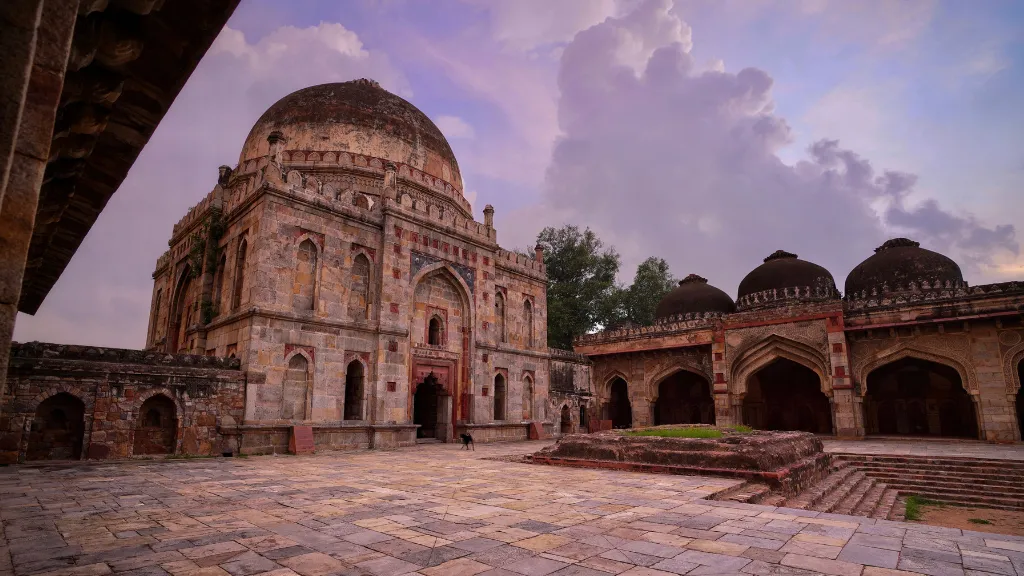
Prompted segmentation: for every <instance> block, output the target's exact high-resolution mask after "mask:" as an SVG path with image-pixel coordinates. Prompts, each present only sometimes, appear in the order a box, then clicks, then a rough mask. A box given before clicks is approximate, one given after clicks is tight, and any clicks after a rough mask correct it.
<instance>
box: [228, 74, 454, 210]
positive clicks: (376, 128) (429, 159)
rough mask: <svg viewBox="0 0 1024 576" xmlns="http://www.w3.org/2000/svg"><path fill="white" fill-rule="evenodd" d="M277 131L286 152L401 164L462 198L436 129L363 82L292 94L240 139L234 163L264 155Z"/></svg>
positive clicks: (422, 116)
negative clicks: (273, 134) (435, 180)
mask: <svg viewBox="0 0 1024 576" xmlns="http://www.w3.org/2000/svg"><path fill="white" fill-rule="evenodd" d="M274 132H277V133H278V137H281V138H283V139H284V140H285V141H286V144H285V148H286V149H287V150H293V151H301V152H303V153H305V154H308V155H310V157H312V155H313V154H315V155H317V157H319V158H324V157H325V156H326V155H327V154H328V153H333V154H334V155H335V156H337V155H340V154H342V153H348V154H358V155H361V156H364V157H370V158H379V159H380V160H381V161H382V162H383V163H387V162H392V163H395V164H398V165H402V164H404V165H406V166H409V167H410V168H413V169H415V170H419V171H421V172H423V173H426V174H427V175H429V176H432V177H433V178H437V179H440V180H442V181H443V182H445V183H447V184H450V185H451V186H452V187H453V188H454V189H456V190H457V191H458V192H459V194H460V195H461V194H462V193H463V187H462V175H461V174H460V172H459V165H458V162H456V160H455V154H454V153H453V152H452V148H451V146H449V145H448V141H447V140H446V139H445V137H444V134H442V133H441V130H440V129H438V127H437V126H436V125H435V124H434V123H433V122H432V121H431V120H430V118H428V117H427V115H426V114H424V113H423V112H421V111H420V110H419V109H418V108H416V107H415V106H413V105H412V104H410V103H409V102H408V101H406V100H405V99H403V98H401V97H399V96H396V95H394V94H392V93H391V92H388V91H387V90H385V89H383V88H381V86H380V84H378V83H377V82H375V81H373V80H367V79H365V78H363V79H359V80H352V81H349V82H337V83H332V84H320V85H318V86H310V87H308V88H303V89H301V90H297V91H295V92H292V93H291V94H289V95H287V96H285V97H284V98H281V99H280V100H278V101H277V102H276V103H275V104H274V105H273V106H271V107H270V108H268V109H267V111H266V112H264V113H263V115H262V116H260V119H259V120H257V121H256V124H255V125H253V127H252V130H251V131H250V132H249V136H248V137H247V138H246V139H245V145H244V146H243V147H242V153H241V156H240V158H239V164H240V165H241V164H243V163H245V162H246V161H247V160H252V159H254V158H258V157H261V156H265V155H267V154H268V152H269V144H268V142H267V137H268V136H270V135H271V134H272V133H274Z"/></svg>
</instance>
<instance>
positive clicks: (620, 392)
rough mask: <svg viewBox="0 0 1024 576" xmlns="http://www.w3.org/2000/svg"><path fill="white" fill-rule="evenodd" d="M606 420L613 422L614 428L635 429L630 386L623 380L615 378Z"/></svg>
mask: <svg viewBox="0 0 1024 576" xmlns="http://www.w3.org/2000/svg"><path fill="white" fill-rule="evenodd" d="M604 416H605V419H606V420H611V421H612V428H632V427H633V406H632V404H630V402H629V386H628V385H627V384H626V381H625V380H623V379H622V378H615V380H613V381H612V385H611V394H610V395H609V399H608V404H607V408H606V413H605V415H604Z"/></svg>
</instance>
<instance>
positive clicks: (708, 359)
mask: <svg viewBox="0 0 1024 576" xmlns="http://www.w3.org/2000/svg"><path fill="white" fill-rule="evenodd" d="M846 288H847V290H846V292H847V293H846V296H845V297H843V298H840V295H839V292H838V290H836V288H835V285H834V282H833V281H832V277H831V275H830V274H829V273H828V272H827V271H826V270H824V269H823V268H821V267H819V266H816V265H814V264H811V263H808V262H804V261H802V260H798V259H797V258H796V257H795V255H792V254H788V253H785V252H781V251H780V252H777V253H775V254H773V255H772V256H770V257H769V258H767V259H766V260H765V264H764V265H762V266H761V267H759V268H758V269H756V270H755V271H754V272H751V274H750V275H748V277H747V278H745V279H744V282H743V283H741V286H740V291H739V297H738V298H737V299H736V300H735V303H734V304H733V303H730V302H728V301H723V300H722V298H720V297H719V296H716V293H717V294H719V295H721V296H724V293H722V292H721V291H719V290H717V289H715V288H712V287H708V286H707V285H706V281H705V280H703V279H702V278H699V277H696V276H691V277H689V278H687V279H686V280H684V281H683V282H682V283H681V285H680V287H679V288H677V289H676V290H675V291H673V293H670V294H669V295H668V296H666V299H665V300H664V301H663V304H664V306H659V316H660V318H659V320H658V321H657V322H656V324H655V325H654V326H650V327H640V328H637V327H625V328H619V329H614V330H607V331H604V332H600V333H597V334H592V335H588V336H584V337H582V338H580V339H578V340H577V342H576V345H575V349H576V351H577V352H580V353H583V354H585V355H587V356H588V357H589V358H590V359H591V360H592V361H593V363H594V380H595V381H594V389H595V393H596V400H595V402H594V406H595V408H596V409H597V410H598V412H597V413H596V416H598V417H600V418H603V419H609V420H613V422H614V423H615V425H616V426H624V425H633V426H638V425H647V424H655V423H658V424H665V423H673V422H705V423H709V422H706V420H707V416H706V409H705V410H704V412H702V410H701V406H704V405H706V404H703V403H706V402H707V401H708V395H709V394H713V401H714V405H715V410H714V422H715V423H717V424H718V425H735V424H746V425H750V426H753V427H755V428H767V429H782V430H807V431H811V432H818V433H824V434H835V435H838V436H840V437H861V436H865V435H870V434H884V435H911V436H913V435H921V436H936V435H938V436H958V437H968V438H979V439H983V440H988V441H994V442H1010V441H1015V440H1020V439H1021V435H1020V434H1021V432H1020V430H1021V427H1022V421H1024V419H1022V418H1024V414H1022V413H1024V393H1022V392H1021V386H1020V381H1021V371H1022V370H1024V368H1022V366H1024V364H1022V360H1024V326H1022V323H1021V310H1022V308H1024V283H1018V282H1007V283H1001V284H989V285H984V286H975V287H968V286H967V284H966V283H965V282H964V281H963V278H962V277H961V276H960V269H959V267H958V266H957V265H956V264H955V263H954V262H953V261H952V260H949V259H948V258H946V257H944V256H942V255H940V254H936V253H934V252H931V251H928V250H924V249H922V248H919V247H918V245H917V243H916V242H911V241H909V240H905V239H896V240H891V241H889V242H886V244H885V245H883V246H882V247H880V248H879V249H878V250H877V251H876V255H875V256H872V257H871V258H869V259H868V260H866V261H865V262H864V263H863V264H861V265H860V266H858V267H857V269H855V270H854V272H851V274H850V277H849V278H848V279H847V286H846ZM681 374H682V375H684V376H683V377H681V376H680V375H681ZM684 381H685V382H687V384H685V385H684V384H683V382H684ZM662 393H665V394H668V393H671V394H672V395H673V398H674V400H673V407H672V409H671V410H666V408H665V407H660V408H659V406H658V402H659V395H660V394H662ZM659 415H663V417H662V418H660V419H659ZM665 415H668V419H669V420H670V421H666V418H665V417H664V416H665Z"/></svg>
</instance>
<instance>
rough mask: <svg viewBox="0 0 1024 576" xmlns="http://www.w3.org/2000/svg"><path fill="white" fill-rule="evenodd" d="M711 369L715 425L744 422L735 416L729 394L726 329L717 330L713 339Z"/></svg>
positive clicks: (732, 424)
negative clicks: (712, 374)
mask: <svg viewBox="0 0 1024 576" xmlns="http://www.w3.org/2000/svg"><path fill="white" fill-rule="evenodd" d="M711 371H712V373H714V378H715V380H714V382H712V384H711V388H712V392H714V398H715V425H716V426H734V425H736V424H743V422H742V421H741V420H737V419H735V418H734V417H733V411H732V399H731V398H730V394H729V362H728V359H727V358H726V355H725V331H724V330H722V331H718V332H715V335H714V339H713V340H712V341H711Z"/></svg>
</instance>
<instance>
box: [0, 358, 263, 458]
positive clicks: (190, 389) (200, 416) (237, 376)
mask: <svg viewBox="0 0 1024 576" xmlns="http://www.w3.org/2000/svg"><path fill="white" fill-rule="evenodd" d="M238 368H239V363H238V361H237V360H233V359H224V358H208V357H202V356H172V355H166V354H158V353H149V352H143V351H138V350H121V349H111V348H97V347H89V346H69V345H59V344H46V343H38V342H31V343H27V344H15V345H14V346H13V347H12V349H11V363H10V366H9V368H8V380H7V387H6V389H5V390H4V391H3V395H2V397H0V402H2V403H3V407H4V408H3V415H2V417H0V462H5V463H12V462H18V461H24V460H25V459H26V457H31V458H34V459H47V458H51V457H58V458H67V457H72V455H73V454H77V455H78V456H79V457H81V458H88V459H105V458H128V457H131V456H133V455H135V454H134V447H135V445H136V437H137V436H139V435H140V434H142V435H143V436H146V437H150V436H152V437H154V438H157V437H159V438H161V441H163V440H167V438H166V437H163V436H162V434H163V433H162V432H160V431H158V430H150V429H146V427H147V426H148V425H150V424H153V423H152V422H147V421H146V420H145V419H144V417H145V416H146V414H141V415H140V409H141V408H142V407H143V405H144V404H146V401H147V400H150V399H152V398H154V397H157V396H164V397H165V398H166V401H160V399H159V398H158V399H157V401H154V402H150V403H149V404H147V406H148V407H155V408H157V411H158V412H159V413H160V414H162V416H163V418H162V422H163V425H165V426H166V425H168V424H170V425H171V426H172V427H173V441H171V446H172V447H173V453H175V454H200V455H211V454H219V453H220V452H221V450H222V443H221V437H220V434H219V432H218V427H219V426H225V425H227V426H233V425H235V423H236V422H238V421H240V420H241V418H242V412H243V407H244V398H245V396H244V394H245V387H244V381H245V376H244V374H243V373H242V372H241V371H240V370H239V369H238ZM171 406H173V414H170V412H169V411H168V410H169V409H170V407H171ZM79 414H80V415H81V416H79ZM169 415H170V416H172V418H166V416H169ZM77 418H81V420H77ZM140 430H141V431H140ZM47 443H59V444H60V445H61V446H60V447H59V449H55V448H54V447H52V446H47ZM139 445H140V446H145V447H147V448H146V451H148V452H151V453H152V452H153V451H154V448H153V446H152V442H150V441H148V440H146V441H143V442H141V443H140V444H139Z"/></svg>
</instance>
